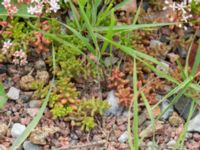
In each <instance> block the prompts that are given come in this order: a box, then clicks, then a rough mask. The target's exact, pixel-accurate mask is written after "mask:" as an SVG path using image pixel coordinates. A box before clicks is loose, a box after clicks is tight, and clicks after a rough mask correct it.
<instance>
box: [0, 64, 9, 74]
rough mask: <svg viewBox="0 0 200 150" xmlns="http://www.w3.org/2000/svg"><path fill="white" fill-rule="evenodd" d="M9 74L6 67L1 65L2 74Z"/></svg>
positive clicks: (0, 72) (0, 71)
mask: <svg viewBox="0 0 200 150" xmlns="http://www.w3.org/2000/svg"><path fill="white" fill-rule="evenodd" d="M6 72H7V67H6V66H5V65H2V64H0V74H4V73H6Z"/></svg>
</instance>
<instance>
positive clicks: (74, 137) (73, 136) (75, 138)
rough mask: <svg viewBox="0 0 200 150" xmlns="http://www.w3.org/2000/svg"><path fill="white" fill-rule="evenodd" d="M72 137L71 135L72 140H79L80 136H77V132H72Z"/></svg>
mask: <svg viewBox="0 0 200 150" xmlns="http://www.w3.org/2000/svg"><path fill="white" fill-rule="evenodd" d="M70 137H71V139H72V140H78V136H77V134H76V133H71V134H70Z"/></svg>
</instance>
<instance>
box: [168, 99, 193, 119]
mask: <svg viewBox="0 0 200 150" xmlns="http://www.w3.org/2000/svg"><path fill="white" fill-rule="evenodd" d="M171 99H173V97H172V98H171ZM191 104H192V99H191V98H189V97H186V96H181V97H180V99H179V100H178V101H177V103H176V104H175V105H174V108H175V110H176V111H177V112H178V113H179V115H180V116H181V117H183V119H184V120H187V118H188V115H189V112H190V107H191ZM196 114H197V109H196V110H195V111H194V113H193V116H192V117H194V116H195V115H196Z"/></svg>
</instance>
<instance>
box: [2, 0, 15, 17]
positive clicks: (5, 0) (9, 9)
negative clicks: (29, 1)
mask: <svg viewBox="0 0 200 150" xmlns="http://www.w3.org/2000/svg"><path fill="white" fill-rule="evenodd" d="M1 4H2V5H3V6H4V8H5V9H6V10H7V12H8V15H9V16H10V17H11V18H13V15H14V14H15V13H17V11H18V10H17V7H16V6H15V5H14V4H11V0H3V2H2V3H1Z"/></svg>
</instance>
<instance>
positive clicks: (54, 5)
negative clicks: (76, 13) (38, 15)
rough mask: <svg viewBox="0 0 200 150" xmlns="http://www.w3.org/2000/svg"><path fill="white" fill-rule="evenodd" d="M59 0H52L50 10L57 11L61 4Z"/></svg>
mask: <svg viewBox="0 0 200 150" xmlns="http://www.w3.org/2000/svg"><path fill="white" fill-rule="evenodd" d="M58 2H59V1H58V0H50V1H49V5H50V10H52V11H53V12H54V13H56V12H57V11H58V10H59V9H60V5H59V4H58Z"/></svg>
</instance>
